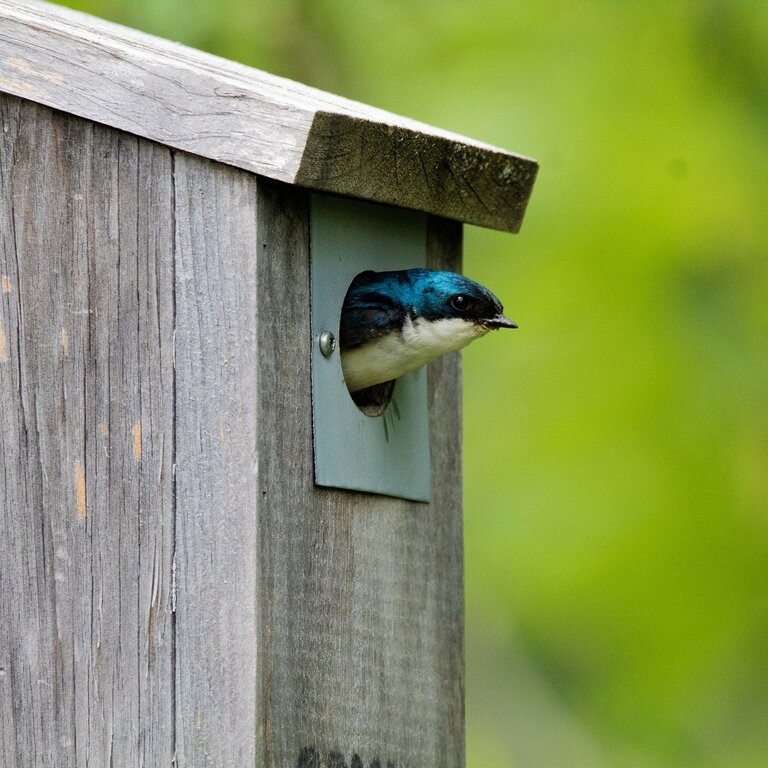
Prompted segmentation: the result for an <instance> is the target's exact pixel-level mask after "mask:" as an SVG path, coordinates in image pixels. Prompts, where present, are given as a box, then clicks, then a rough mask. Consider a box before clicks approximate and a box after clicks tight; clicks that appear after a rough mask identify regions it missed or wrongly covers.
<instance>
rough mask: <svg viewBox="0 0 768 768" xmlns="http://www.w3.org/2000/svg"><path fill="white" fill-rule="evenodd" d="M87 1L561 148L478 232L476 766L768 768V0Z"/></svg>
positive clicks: (338, 87)
mask: <svg viewBox="0 0 768 768" xmlns="http://www.w3.org/2000/svg"><path fill="white" fill-rule="evenodd" d="M65 4H67V5H70V6H71V7H76V8H78V9H80V10H85V11H89V12H91V13H94V14H97V15H99V16H102V17H105V18H108V19H112V20H114V21H119V22H121V23H124V24H128V25H131V26H134V27H137V28H139V29H143V30H145V31H148V32H153V33H155V34H158V35H162V36H164V37H168V38H171V39H174V40H179V41H181V42H184V43H187V44H189V45H192V46H195V47H198V48H203V49H206V50H209V51H211V52H213V53H217V54H220V55H222V56H226V57H228V58H233V59H236V60H239V61H242V62H245V63H247V64H251V65H254V66H256V67H260V68H262V69H266V70H268V71H270V72H274V73H276V74H280V75H285V76H287V77H291V78H294V79H297V80H300V81H302V82H305V83H309V84H311V85H315V86H319V87H321V88H324V89H326V90H330V91H333V92H336V93H340V94H343V95H345V96H348V97H351V98H354V99H358V100H361V101H364V102H367V103H370V104H373V105H375V106H378V107H383V108H385V109H389V110H391V111H393V112H396V113H399V114H404V115H408V116H410V117H414V118H417V119H419V120H422V121H425V122H428V123H432V124H434V125H439V126H441V127H444V128H447V129H451V130H454V131H457V132H459V133H463V134H466V135H469V136H472V137H474V138H477V139H480V140H483V141H486V142H489V143H492V144H496V145H498V146H502V147H506V148H509V149H512V150H515V151H518V152H521V153H523V154H527V155H530V156H533V157H535V158H536V159H538V160H539V162H540V163H541V170H540V173H539V178H538V181H537V184H536V188H535V190H534V194H533V197H532V199H531V203H530V205H529V210H528V214H527V218H526V221H525V223H524V225H523V230H522V232H521V234H519V235H517V236H510V235H506V234H502V233H496V232H491V231H486V230H481V229H476V228H473V227H468V228H467V230H466V239H465V271H466V273H467V274H468V275H470V276H471V277H473V278H475V279H477V280H480V281H481V282H484V283H486V284H487V285H489V286H490V287H491V288H492V290H494V291H495V292H496V293H497V294H498V295H499V296H500V297H501V298H502V301H503V302H504V304H505V306H506V308H507V314H509V315H510V316H511V317H512V318H513V319H515V320H516V321H517V322H518V323H519V324H520V327H521V330H519V331H517V332H515V333H514V334H509V335H507V334H493V336H492V338H489V339H486V340H484V341H483V342H481V343H478V344H476V345H474V346H472V347H470V348H469V349H468V350H467V351H466V352H465V353H464V371H465V416H464V424H465V457H466V458H465V512H466V515H465V516H466V587H467V740H468V743H467V749H468V765H469V768H502V767H504V768H508V767H510V766H511V767H512V768H538V767H539V766H542V767H546V768H550V767H551V768H559V767H560V766H567V767H568V768H572V767H577V766H589V767H590V768H591V767H593V766H594V767H596V768H601V767H602V766H606V767H609V766H610V767H611V768H615V767H616V766H621V767H622V768H623V767H624V766H628V767H629V768H635V767H636V766H649V767H652V768H656V767H657V766H658V767H663V768H667V767H668V766H669V767H675V768H678V767H682V766H695V767H696V768H698V767H699V766H701V767H702V768H709V766H723V767H724V768H726V767H728V768H731V767H737V768H742V767H751V766H768V590H767V589H766V587H767V586H768V264H767V263H766V262H767V260H768V259H767V257H768V227H767V226H766V218H767V217H768V213H767V211H768V3H766V2H759V1H758V0H755V2H749V1H748V0H731V1H730V2H728V1H726V0H698V1H693V0H692V1H691V2H684V1H681V2H674V1H673V2H669V1H667V2H657V1H656V0H646V2H643V3H628V2H627V3H623V2H619V0H553V1H552V2H543V3H535V4H534V3H518V2H493V1H492V0H474V2H471V3H470V2H466V0H461V1H459V0H441V1H440V2H438V1H437V0H426V1H423V2H417V1H416V0H379V1H378V2H340V1H339V0H336V1H333V0H283V1H282V2H277V0H269V1H265V0H69V2H66V3H65Z"/></svg>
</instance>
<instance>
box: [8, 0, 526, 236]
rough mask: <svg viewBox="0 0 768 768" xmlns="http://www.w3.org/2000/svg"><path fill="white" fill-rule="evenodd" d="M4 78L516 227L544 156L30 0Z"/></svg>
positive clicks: (355, 190)
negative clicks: (531, 155) (491, 143)
mask: <svg viewBox="0 0 768 768" xmlns="http://www.w3.org/2000/svg"><path fill="white" fill-rule="evenodd" d="M0 91H4V92H6V93H10V94H15V95H18V96H22V97H24V98H26V99H30V100H33V101H37V102H39V103H42V104H46V105H48V106H51V107H55V108H57V109H61V110H63V111H66V112H68V113H71V114H75V115H79V116H81V117H85V118H88V119H90V120H94V121H96V122H99V123H103V124H105V125H110V126H113V127H115V128H119V129H122V130H126V131H130V132H132V133H134V134H137V135H139V136H143V137H146V138H149V139H153V140H156V141H159V142H162V143H164V144H167V145H168V146H171V147H175V148H178V149H183V150H185V151H188V152H193V153H195V154H198V155H200V156H203V157H207V158H210V159H213V160H218V161H221V162H224V163H227V164H230V165H234V166H237V167H239V168H243V169H246V170H250V171H253V172H255V173H258V174H261V175H264V176H267V177H269V178H272V179H278V180H281V181H285V182H290V183H296V184H301V185H303V186H307V187H311V188H314V189H318V190H322V191H328V192H337V193H343V194H347V195H354V196H359V197H363V198H365V199H371V200H375V201H380V202H387V203H392V204H394V205H399V206H401V207H412V208H417V209H418V210H423V211H427V212H429V213H433V214H438V215H440V216H447V217H451V218H455V219H459V220H462V221H467V222H469V223H474V224H481V225H483V226H489V227H495V228H498V229H505V230H510V231H517V229H518V228H519V227H520V222H521V220H522V216H523V213H524V211H525V206H526V203H527V200H528V197H529V196H530V193H531V189H532V186H533V182H534V179H535V176H536V171H537V168H538V166H537V164H536V162H535V161H534V160H531V159H530V158H526V157H523V156H521V155H517V154H514V153H511V152H506V151H504V150H501V149H498V148H495V147H491V146H489V145H487V144H483V143H481V142H477V141H474V140H472V139H468V138H466V137H463V136H459V135H457V134H453V133H450V132H448V131H443V130H440V129H438V128H433V127H431V126H427V125H424V124H423V123H418V122H416V121H413V120H409V119H407V118H404V117H400V116H398V115H393V114H391V113H388V112H385V111H383V110H378V109H375V108H373V107H369V106H366V105H364V104H360V103H357V102H353V101H350V100H348V99H343V98H341V97H338V96H334V95H332V94H328V93H324V92H322V91H319V90H317V89H313V88H309V87H307V86H303V85H300V84H298V83H295V82H291V81H289V80H286V79H283V78H278V77H274V76H272V75H268V74H266V73H264V72H260V71H258V70H254V69H251V68H248V67H245V66H241V65H238V64H235V63H233V62H229V61H226V60H224V59H220V58H217V57H215V56H210V55H207V54H204V53H201V52H198V51H194V50H192V49H189V48H185V47H183V46H180V45H176V44H173V43H170V42H167V41H164V40H160V39H158V38H154V37H151V36H149V35H144V34H140V33H138V32H134V31H132V30H129V29H125V28H124V27H120V26H118V25H115V24H109V23H107V22H104V21H101V20H98V19H94V18H93V17H89V16H86V15H84V14H79V13H76V12H74V11H71V10H68V9H65V8H60V7H58V6H55V5H49V4H46V3H42V2H38V1H37V0H4V1H3V3H2V5H0Z"/></svg>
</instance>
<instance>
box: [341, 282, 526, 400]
mask: <svg viewBox="0 0 768 768" xmlns="http://www.w3.org/2000/svg"><path fill="white" fill-rule="evenodd" d="M340 325H341V327H340V334H339V336H340V338H339V346H340V349H341V367H342V370H343V372H344V380H345V382H346V384H347V388H348V389H349V391H350V393H352V396H353V398H354V399H355V401H356V402H358V404H360V402H359V397H360V395H359V394H358V396H356V393H362V392H363V391H365V390H368V389H369V388H373V387H376V386H377V385H381V384H385V383H391V386H394V380H395V379H397V377H398V376H401V375H402V374H404V373H408V372H409V371H415V370H418V369H419V368H421V367H422V366H423V365H425V364H426V363H428V362H429V361H430V360H434V359H436V358H438V357H440V356H441V355H444V354H446V353H447V352H455V351H456V350H458V349H462V348H463V347H466V346H467V344H469V343H470V342H472V341H474V340H475V339H479V338H480V337H481V336H485V334H486V333H488V331H491V330H495V329H497V328H517V325H515V323H513V322H512V321H511V320H509V319H508V318H507V317H505V316H504V307H502V305H501V302H500V301H499V300H498V299H497V298H496V297H495V296H494V295H493V294H492V293H491V292H490V291H489V290H488V289H487V288H485V287H484V286H482V285H480V284H479V283H476V282H474V280H470V279H469V278H467V277H464V276H463V275H457V274H455V273H454V272H443V271H440V270H430V269H405V270H402V271H398V272H373V271H367V272H361V273H360V274H359V275H357V277H356V278H355V279H354V280H353V281H352V284H351V285H350V286H349V290H348V291H347V295H346V297H345V299H344V304H343V306H342V309H341V324H340ZM391 386H390V392H391Z"/></svg>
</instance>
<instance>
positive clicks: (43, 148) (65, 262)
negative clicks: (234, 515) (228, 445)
mask: <svg viewBox="0 0 768 768" xmlns="http://www.w3.org/2000/svg"><path fill="white" fill-rule="evenodd" d="M0 122H1V123H2V125H3V133H2V135H0V280H1V281H2V293H0V308H1V309H2V313H1V314H0V334H1V335H0V463H1V464H2V467H3V472H2V473H0V509H1V512H0V514H2V517H1V518H0V563H2V568H0V668H2V670H3V671H2V672H1V673H0V733H2V737H1V738H2V746H3V750H4V751H3V765H4V766H8V768H16V767H17V766H18V767H19V768H21V767H22V766H24V767H26V766H29V765H56V766H75V765H78V766H80V765H85V764H86V762H88V764H101V765H109V764H114V765H140V764H145V765H168V764H169V763H170V760H171V758H172V755H173V743H172V705H173V699H172V695H171V690H170V688H169V687H168V686H167V681H168V680H169V679H170V673H171V668H172V665H171V659H172V644H171V630H172V620H171V614H170V585H171V553H172V545H173V540H172V531H173V518H172V513H173V509H172V478H171V457H172V450H173V445H172V438H173V430H172V420H173V390H172V382H173V376H172V364H173V359H172V349H173V335H172V330H173V329H172V319H173V306H172V282H171V279H170V274H171V272H172V270H171V265H172V256H173V239H172V230H171V221H172V218H171V213H172V210H171V191H172V190H171V184H170V173H169V169H170V153H169V151H168V150H166V149H163V148H161V147H158V146H156V145H151V144H149V143H147V142H144V141H141V140H138V139H136V138H135V137H132V136H127V135H124V134H119V133H117V132H115V131H112V130H108V129H105V128H103V127H100V126H93V125H92V124H90V123H87V122H85V121H82V120H79V119H75V118H71V117H69V116H66V115H61V114H57V113H54V112H52V111H51V110H49V109H46V108H43V107H39V106H36V105H33V104H29V103H27V102H20V101H19V100H17V99H15V98H11V97H7V96H2V97H0Z"/></svg>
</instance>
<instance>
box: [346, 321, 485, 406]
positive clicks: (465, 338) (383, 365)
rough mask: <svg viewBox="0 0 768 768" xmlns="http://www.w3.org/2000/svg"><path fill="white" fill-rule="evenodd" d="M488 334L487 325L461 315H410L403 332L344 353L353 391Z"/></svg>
mask: <svg viewBox="0 0 768 768" xmlns="http://www.w3.org/2000/svg"><path fill="white" fill-rule="evenodd" d="M486 333H488V328H486V327H485V326H484V325H480V324H478V323H473V322H468V321H467V320H462V319H461V318H450V319H445V320H434V321H429V320H416V321H415V322H414V321H412V320H411V318H410V317H407V318H406V320H405V322H404V323H403V328H402V330H401V331H391V332H390V333H388V334H386V335H385V336H380V337H378V338H376V339H372V340H371V341H369V342H368V343H367V344H364V345H363V346H361V347H356V348H355V349H349V350H344V351H342V353H341V367H342V370H343V371H344V380H345V381H346V384H347V387H348V388H349V390H350V392H357V390H359V389H364V388H365V387H370V386H373V385H374V384H380V383H381V382H383V381H390V380H391V379H396V378H397V377H398V376H402V375H403V374H404V373H408V372H409V371H416V370H418V369H419V368H421V367H422V366H423V365H426V364H427V363H428V362H429V361H430V360H434V359H435V358H437V357H440V356H441V355H444V354H446V353H447V352H455V351H456V350H458V349H462V348H463V347H466V346H467V344H469V343H470V342H472V341H474V340H475V339H479V338H480V337H481V336H484V335H485V334H486Z"/></svg>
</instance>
